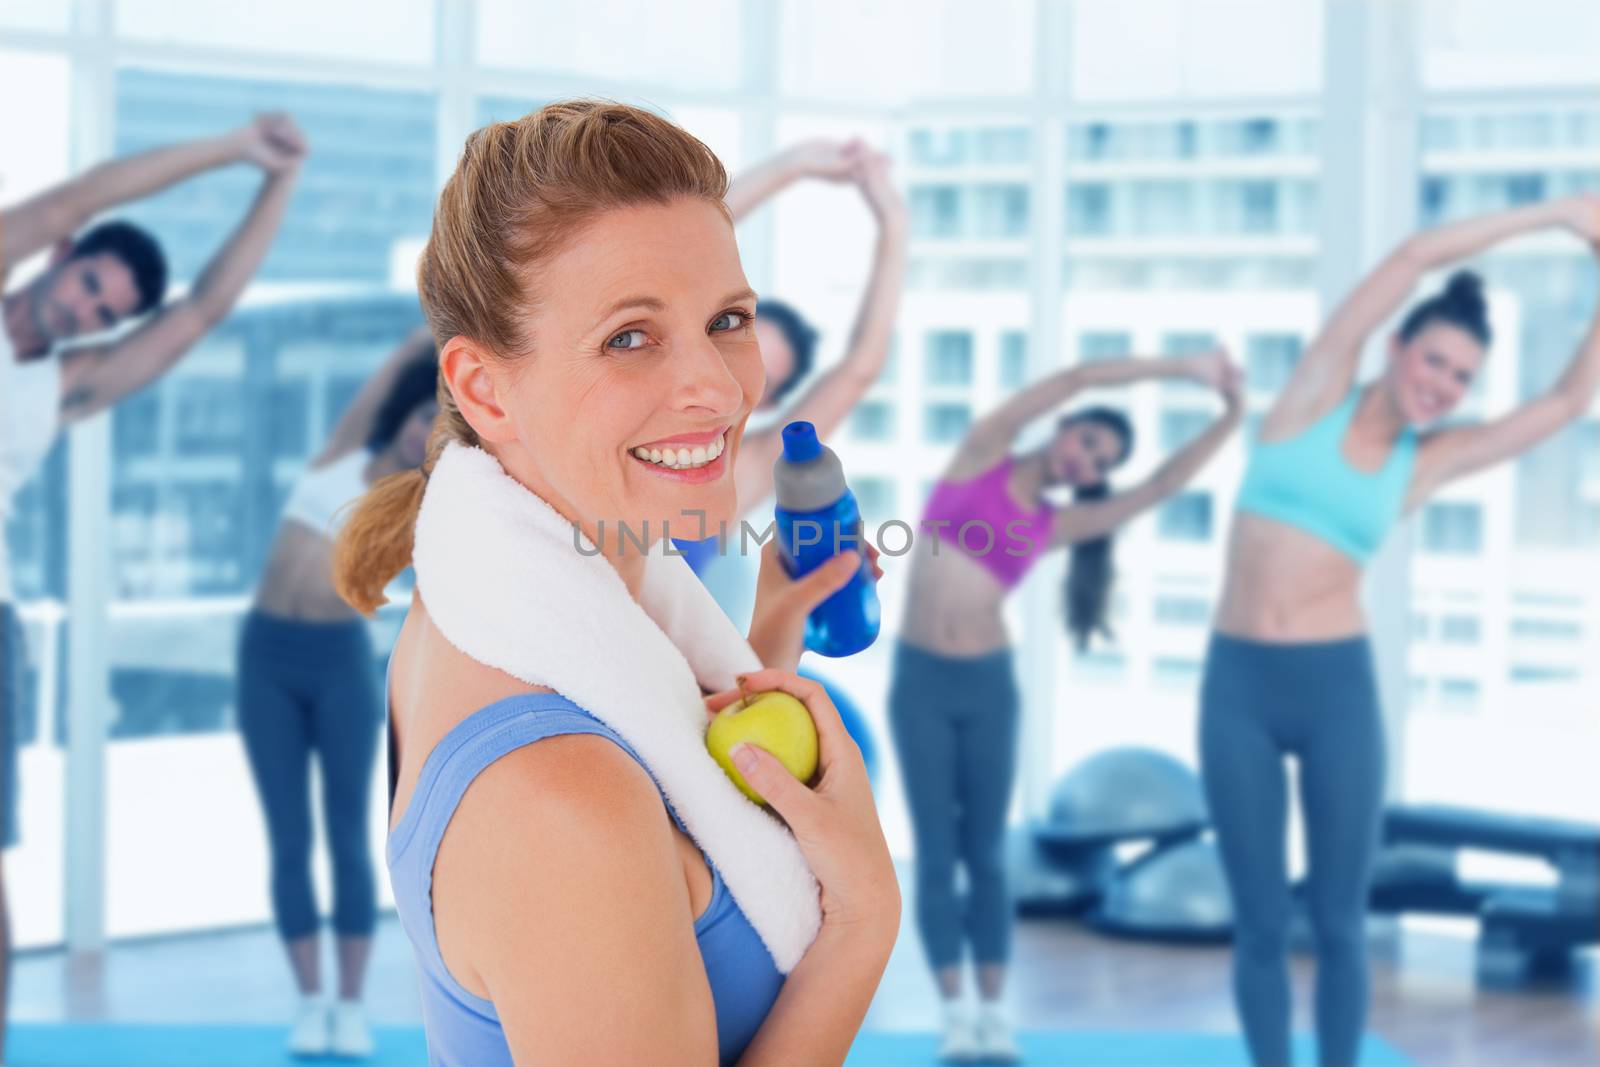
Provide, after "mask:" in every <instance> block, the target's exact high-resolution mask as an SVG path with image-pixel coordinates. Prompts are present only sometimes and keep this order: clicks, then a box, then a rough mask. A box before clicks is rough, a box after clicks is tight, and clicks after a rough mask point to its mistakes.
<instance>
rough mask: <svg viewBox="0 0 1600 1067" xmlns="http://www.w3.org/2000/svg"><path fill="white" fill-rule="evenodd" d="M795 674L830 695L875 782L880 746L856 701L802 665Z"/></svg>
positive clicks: (868, 773)
mask: <svg viewBox="0 0 1600 1067" xmlns="http://www.w3.org/2000/svg"><path fill="white" fill-rule="evenodd" d="M795 673H796V674H798V675H799V676H800V677H802V678H809V679H811V680H812V681H813V682H816V683H817V684H818V685H820V686H822V688H823V691H825V692H826V693H827V694H828V699H829V700H831V701H833V706H834V707H836V708H838V709H839V718H841V719H843V720H844V729H845V732H846V733H848V734H849V735H850V739H851V740H852V741H854V742H855V743H856V747H857V748H859V749H860V750H861V762H862V763H864V764H866V765H867V777H868V778H869V779H873V780H875V779H876V774H875V772H876V770H877V767H878V745H877V742H875V741H873V739H872V728H871V727H870V726H868V725H867V719H866V716H865V715H862V714H861V709H860V708H858V707H856V704H855V701H853V700H851V699H850V698H849V697H848V696H846V695H845V693H844V690H842V689H840V688H839V687H838V686H837V685H835V684H834V683H833V682H830V681H828V679H826V678H824V677H822V676H821V675H820V674H817V673H816V672H815V671H812V670H811V669H810V668H808V667H805V666H803V665H802V666H801V667H800V669H799V670H797V671H795Z"/></svg>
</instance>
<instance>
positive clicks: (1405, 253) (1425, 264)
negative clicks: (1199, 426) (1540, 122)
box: [1262, 194, 1593, 438]
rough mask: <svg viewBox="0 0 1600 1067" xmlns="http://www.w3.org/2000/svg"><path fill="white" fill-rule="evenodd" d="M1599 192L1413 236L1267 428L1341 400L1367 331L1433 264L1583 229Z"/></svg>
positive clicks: (1322, 344) (1353, 306)
mask: <svg viewBox="0 0 1600 1067" xmlns="http://www.w3.org/2000/svg"><path fill="white" fill-rule="evenodd" d="M1592 195H1593V194H1590V196H1589V197H1584V196H1575V197H1568V198H1565V199H1561V200H1550V201H1546V202H1544V203H1540V204H1530V205H1528V206H1526V207H1520V208H1515V209H1513V210H1510V211H1500V212H1495V213H1493V214H1489V215H1480V216H1478V217H1476V218H1470V219H1463V220H1461V221H1460V222H1452V223H1447V224H1445V225H1443V226H1436V227H1434V228H1433V229H1430V230H1423V231H1422V232H1420V233H1418V234H1415V235H1414V236H1412V237H1410V238H1407V239H1406V240H1405V241H1404V242H1402V243H1401V244H1400V245H1399V246H1398V247H1397V248H1395V250H1394V251H1392V252H1390V253H1389V255H1388V256H1387V257H1386V258H1385V259H1384V260H1383V262H1382V263H1380V264H1379V265H1378V266H1377V268H1376V269H1375V270H1373V271H1372V273H1370V274H1368V275H1367V276H1366V277H1365V278H1363V279H1362V281H1361V284H1359V285H1357V286H1356V287H1355V289H1353V290H1351V292H1350V294H1349V295H1348V296H1346V297H1345V298H1344V301H1343V302H1342V303H1341V304H1340V305H1339V306H1338V307H1337V308H1336V309H1335V310H1334V313H1333V315H1332V316H1330V317H1329V318H1328V320H1327V322H1326V323H1325V324H1324V325H1323V327H1322V331H1321V333H1319V334H1318V335H1317V337H1316V339H1315V340H1313V341H1312V343H1311V344H1310V346H1308V347H1307V349H1306V351H1305V354H1304V355H1303V356H1302V357H1301V360H1300V362H1299V364H1298V365H1297V366H1296V367H1295V371H1294V374H1293V376H1292V377H1291V378H1290V379H1289V384H1288V385H1286V386H1285V387H1284V389H1283V392H1282V393H1280V394H1279V396H1278V399H1277V401H1276V403H1274V404H1273V407H1272V410H1271V411H1269V412H1268V413H1267V416H1266V419H1265V420H1264V421H1263V423H1262V434H1263V435H1264V436H1268V437H1272V438H1281V437H1285V436H1289V435H1292V434H1294V433H1296V432H1297V431H1299V430H1301V429H1303V428H1304V427H1306V426H1308V425H1310V424H1311V423H1312V422H1315V421H1316V420H1317V419H1318V418H1319V417H1321V416H1322V415H1323V414H1325V413H1326V412H1327V411H1328V409H1329V408H1332V407H1333V406H1334V405H1336V404H1338V402H1339V401H1340V400H1341V399H1343V397H1344V396H1345V394H1346V393H1348V392H1349V391H1350V385H1351V383H1352V382H1353V381H1354V380H1355V375H1356V370H1357V366H1358V364H1359V363H1360V361H1361V349H1362V347H1363V346H1364V345H1365V344H1366V341H1367V338H1368V337H1369V336H1370V335H1371V333H1372V331H1373V330H1376V329H1377V328H1378V327H1379V326H1381V325H1382V324H1383V323H1384V321H1385V320H1387V319H1388V318H1389V317H1390V316H1391V315H1393V314H1394V313H1395V311H1397V310H1398V309H1399V308H1400V306H1401V304H1402V303H1404V302H1405V300H1406V298H1407V297H1408V296H1410V295H1411V291H1412V290H1413V289H1415V288H1416V286H1417V282H1418V281H1419V280H1421V278H1422V276H1423V275H1424V274H1426V273H1427V272H1428V271H1430V270H1434V269H1437V268H1439V267H1443V266H1445V265H1447V264H1450V263H1454V262H1457V261H1458V260H1462V259H1467V258H1470V257H1471V256H1474V255H1477V254H1478V253H1479V252H1482V251H1483V250H1484V249H1486V248H1489V247H1491V246H1493V245H1496V244H1499V243H1500V242H1502V241H1505V240H1509V239H1510V238H1512V237H1517V236H1519V235H1521V234H1525V233H1532V232H1533V231H1535V230H1542V229H1549V228H1555V227H1566V228H1569V229H1573V230H1575V231H1577V232H1580V233H1582V232H1584V229H1583V228H1584V225H1585V219H1586V217H1587V215H1588V214H1590V213H1592V210H1593V209H1592V207H1590V206H1588V205H1586V203H1585V201H1586V200H1587V199H1589V198H1590V197H1592Z"/></svg>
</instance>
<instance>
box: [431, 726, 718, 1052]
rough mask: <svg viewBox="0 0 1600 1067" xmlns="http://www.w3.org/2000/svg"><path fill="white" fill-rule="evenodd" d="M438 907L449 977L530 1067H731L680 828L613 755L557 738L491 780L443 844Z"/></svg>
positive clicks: (602, 743) (476, 787)
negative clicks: (720, 1035)
mask: <svg viewBox="0 0 1600 1067" xmlns="http://www.w3.org/2000/svg"><path fill="white" fill-rule="evenodd" d="M708 880H709V876H708ZM433 907H434V916H435V928H436V930H437V931H438V939H439V948H440V952H441V954H442V955H443V958H444V960H445V963H446V965H447V966H448V967H449V969H450V972H451V974H452V975H454V976H455V978H456V980H457V981H459V982H461V984H462V985H464V986H465V987H466V988H467V989H468V990H469V991H471V992H474V993H477V994H478V995H480V996H485V997H487V998H488V999H490V1000H492V1001H493V1002H494V1006H495V1011H496V1012H497V1014H498V1015H499V1017H500V1022H501V1025H502V1026H503V1027H504V1028H505V1035H506V1040H507V1042H508V1043H509V1045H510V1047H511V1053H512V1057H513V1058H514V1059H515V1061H516V1062H517V1063H519V1064H535V1063H538V1064H589V1063H652V1064H654V1063H659V1064H669V1065H676V1064H684V1065H689V1064H692V1065H694V1067H703V1065H705V1064H710V1063H715V1062H716V1061H717V1025H716V1015H715V1011H714V1008H713V1004H712V999H711V989H710V985H709V983H708V982H707V980H706V972H705V965H704V963H703V962H702V960H701V958H700V950H699V946H698V944H697V943H696V941H695V935H694V919H695V916H694V914H693V904H692V903H691V901H690V898H689V892H688V887H687V885H686V884H685V880H684V869H683V863H682V860H681V858H680V855H679V852H678V847H677V843H676V840H675V837H674V835H673V833H672V830H671V823H670V822H669V820H668V818H667V815H666V813H665V812H664V811H663V809H662V805H661V797H660V795H659V794H658V793H657V792H656V788H655V786H654V785H653V784H651V781H650V779H649V777H648V775H647V773H646V772H645V770H644V768H642V767H641V766H640V765H639V764H638V763H636V762H634V761H633V760H632V759H631V758H630V757H629V756H628V755H627V754H625V753H624V752H622V750H621V749H619V748H618V747H617V746H616V745H614V744H613V743H611V742H610V741H608V740H605V739H602V738H598V737H593V736H586V735H575V736H567V737H555V738H550V739H548V740H544V741H540V742H539V743H538V744H535V745H529V746H527V747H526V748H523V749H519V750H518V751H516V752H514V753H511V754H510V755H508V756H506V757H505V758H503V759H501V760H499V761H497V762H496V763H494V764H493V765H492V766H490V767H489V768H488V769H487V770H485V771H484V772H483V773H482V774H481V775H479V776H478V778H477V779H476V780H475V781H474V782H473V784H472V785H471V787H470V788H469V789H468V790H467V793H466V795H465V796H464V797H463V798H462V800H461V804H460V806H459V807H458V808H457V810H456V814H455V816H454V818H453V819H452V820H451V822H450V826H449V828H448V830H447V831H446V833H445V837H444V840H443V842H442V843H441V845H440V848H439V854H438V859H437V860H436V862H435V865H434V882H433Z"/></svg>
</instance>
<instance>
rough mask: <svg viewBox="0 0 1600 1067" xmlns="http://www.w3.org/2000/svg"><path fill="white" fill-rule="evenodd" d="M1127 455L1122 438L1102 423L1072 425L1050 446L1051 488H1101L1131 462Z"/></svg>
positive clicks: (1084, 422) (1077, 422) (1080, 420)
mask: <svg viewBox="0 0 1600 1067" xmlns="http://www.w3.org/2000/svg"><path fill="white" fill-rule="evenodd" d="M1126 453H1127V442H1126V441H1125V440H1124V439H1123V436H1122V434H1120V433H1118V432H1117V431H1116V430H1114V429H1112V428H1111V427H1110V426H1107V425H1106V424H1105V423H1103V422H1101V421H1099V420H1098V419H1079V420H1077V421H1076V422H1069V423H1067V424H1066V425H1065V426H1063V427H1061V429H1059V430H1057V431H1056V436H1055V440H1053V441H1051V442H1050V451H1049V452H1048V453H1047V457H1048V460H1049V477H1050V484H1051V485H1069V486H1071V487H1072V488H1074V489H1085V488H1088V487H1089V486H1091V485H1099V484H1100V483H1101V482H1103V481H1105V480H1106V476H1107V475H1109V474H1110V473H1111V472H1112V471H1113V470H1114V469H1116V467H1117V465H1118V464H1120V463H1121V462H1122V461H1123V460H1124V459H1125V458H1127V456H1126Z"/></svg>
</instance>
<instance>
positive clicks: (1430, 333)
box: [1384, 322, 1484, 425]
mask: <svg viewBox="0 0 1600 1067" xmlns="http://www.w3.org/2000/svg"><path fill="white" fill-rule="evenodd" d="M1483 357H1484V350H1483V345H1481V344H1479V343H1478V339H1477V338H1476V337H1473V336H1472V335H1471V334H1470V333H1468V332H1467V331H1466V330H1463V329H1461V328H1460V327H1459V326H1452V325H1451V324H1449V323H1447V322H1434V323H1432V324H1430V325H1428V326H1426V327H1424V328H1423V329H1422V330H1420V331H1418V333H1417V334H1416V336H1414V337H1412V338H1411V340H1409V341H1405V342H1402V341H1400V340H1399V338H1394V339H1393V340H1391V341H1390V343H1389V366H1388V369H1387V370H1386V371H1385V373H1384V383H1385V386H1386V387H1387V388H1388V390H1389V395H1390V397H1392V398H1393V400H1394V404H1395V407H1396V408H1397V409H1398V410H1399V412H1400V414H1401V416H1402V417H1403V418H1404V419H1405V420H1406V421H1407V422H1408V423H1412V424H1416V425H1422V424H1425V423H1430V422H1433V421H1435V420H1437V419H1441V418H1443V417H1444V416H1446V415H1448V414H1450V412H1452V411H1454V410H1455V409H1456V406H1457V405H1459V404H1460V403H1461V400H1462V398H1463V397H1465V396H1466V395H1467V391H1468V390H1469V389H1471V388H1472V379H1473V378H1475V377H1476V376H1477V374H1478V370H1479V368H1480V367H1481V366H1482V365H1483Z"/></svg>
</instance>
